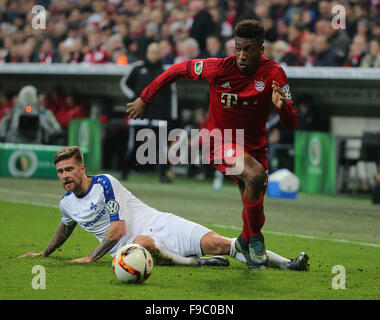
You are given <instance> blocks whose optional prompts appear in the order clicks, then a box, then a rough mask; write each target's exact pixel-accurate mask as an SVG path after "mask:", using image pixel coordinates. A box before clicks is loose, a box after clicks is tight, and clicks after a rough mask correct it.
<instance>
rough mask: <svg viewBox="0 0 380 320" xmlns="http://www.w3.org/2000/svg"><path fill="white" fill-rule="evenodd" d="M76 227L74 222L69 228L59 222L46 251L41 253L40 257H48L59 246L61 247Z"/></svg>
mask: <svg viewBox="0 0 380 320" xmlns="http://www.w3.org/2000/svg"><path fill="white" fill-rule="evenodd" d="M76 225H77V223H76V222H74V223H73V224H72V225H70V226H67V225H65V224H64V223H63V222H60V223H59V224H58V227H57V230H56V231H55V234H54V236H53V238H52V239H51V241H50V243H49V244H48V246H47V247H46V249H45V250H44V251H42V256H44V257H47V256H49V255H50V254H51V253H53V252H54V251H55V250H56V249H58V248H59V247H60V246H61V245H63V244H64V242H65V241H66V240H67V238H68V237H70V235H71V233H72V232H73V231H74V229H75V227H76Z"/></svg>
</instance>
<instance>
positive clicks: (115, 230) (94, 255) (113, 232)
mask: <svg viewBox="0 0 380 320" xmlns="http://www.w3.org/2000/svg"><path fill="white" fill-rule="evenodd" d="M124 234H125V222H124V220H119V221H113V222H111V226H110V228H109V229H108V232H107V235H106V237H105V238H104V240H103V241H102V242H101V243H100V245H99V246H97V247H96V248H95V249H94V250H93V251H91V253H90V254H89V255H88V256H87V257H84V258H80V259H74V260H70V262H77V263H84V262H94V261H96V260H98V259H100V258H101V257H103V256H104V255H105V254H106V253H107V252H109V251H110V250H111V249H112V248H113V247H114V246H115V245H116V244H117V243H118V242H119V241H120V239H121V237H122V236H124Z"/></svg>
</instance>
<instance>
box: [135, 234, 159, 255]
mask: <svg viewBox="0 0 380 320" xmlns="http://www.w3.org/2000/svg"><path fill="white" fill-rule="evenodd" d="M133 243H136V244H139V245H140V246H142V247H144V248H145V249H147V250H148V251H149V252H150V253H152V252H154V250H156V246H155V244H154V240H153V239H152V238H151V237H149V236H146V235H143V234H140V235H138V236H136V238H134V239H133Z"/></svg>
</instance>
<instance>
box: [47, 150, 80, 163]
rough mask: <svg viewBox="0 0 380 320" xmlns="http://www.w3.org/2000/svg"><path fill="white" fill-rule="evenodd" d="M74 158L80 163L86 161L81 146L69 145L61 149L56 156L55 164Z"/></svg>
mask: <svg viewBox="0 0 380 320" xmlns="http://www.w3.org/2000/svg"><path fill="white" fill-rule="evenodd" d="M71 158H74V159H75V160H76V161H77V162H79V163H84V161H83V154H82V151H81V150H80V148H79V147H77V146H69V147H65V148H63V149H61V150H59V151H58V152H57V153H56V154H55V156H54V164H57V163H58V162H60V161H62V160H66V159H71Z"/></svg>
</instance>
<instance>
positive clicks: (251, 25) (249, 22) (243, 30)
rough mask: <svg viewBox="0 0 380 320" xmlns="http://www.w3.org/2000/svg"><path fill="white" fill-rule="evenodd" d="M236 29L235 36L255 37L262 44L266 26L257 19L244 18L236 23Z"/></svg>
mask: <svg viewBox="0 0 380 320" xmlns="http://www.w3.org/2000/svg"><path fill="white" fill-rule="evenodd" d="M234 31H235V37H240V38H248V39H255V40H257V41H258V42H259V43H260V44H262V43H263V42H264V27H263V25H262V24H261V22H259V21H257V20H254V19H246V20H242V21H240V22H238V23H237V24H236V26H235V30H234Z"/></svg>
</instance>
